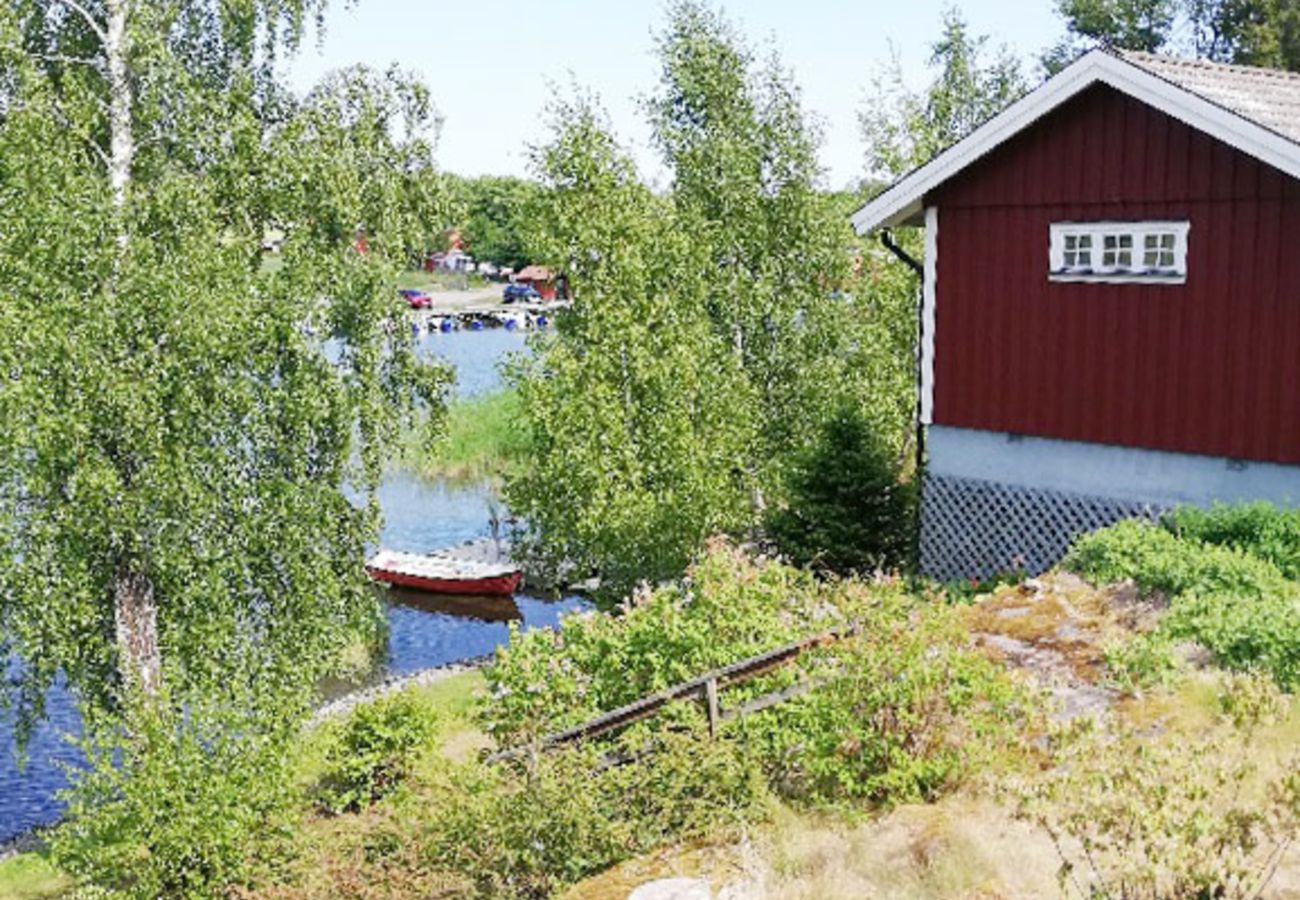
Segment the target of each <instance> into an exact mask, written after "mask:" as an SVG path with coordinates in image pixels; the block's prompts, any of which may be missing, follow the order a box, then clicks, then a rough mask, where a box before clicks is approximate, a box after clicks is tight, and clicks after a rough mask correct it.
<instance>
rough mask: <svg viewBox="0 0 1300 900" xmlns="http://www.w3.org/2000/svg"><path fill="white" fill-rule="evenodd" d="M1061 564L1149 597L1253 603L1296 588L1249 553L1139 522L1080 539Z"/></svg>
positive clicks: (1272, 568) (1104, 582)
mask: <svg viewBox="0 0 1300 900" xmlns="http://www.w3.org/2000/svg"><path fill="white" fill-rule="evenodd" d="M1062 565H1064V566H1065V567H1066V568H1067V569H1070V570H1071V571H1073V572H1077V573H1079V574H1080V575H1082V576H1083V577H1084V578H1087V579H1088V580H1089V581H1092V582H1095V583H1097V584H1112V583H1114V582H1118V581H1124V580H1126V579H1132V580H1133V581H1134V582H1135V583H1136V584H1137V586H1138V587H1139V588H1141V589H1142V591H1143V592H1144V593H1151V592H1155V591H1158V592H1160V593H1162V594H1164V595H1166V596H1167V597H1169V598H1174V597H1179V596H1182V595H1184V594H1200V595H1215V594H1231V595H1233V596H1236V597H1239V598H1241V599H1242V600H1243V601H1249V600H1252V599H1255V600H1258V599H1261V598H1265V597H1271V596H1275V595H1278V594H1287V593H1289V592H1290V591H1291V589H1292V585H1290V584H1289V582H1288V581H1287V580H1286V578H1285V577H1284V576H1283V574H1282V573H1281V572H1280V571H1279V570H1278V568H1277V566H1274V565H1273V564H1272V563H1269V562H1267V561H1265V560H1262V559H1259V558H1258V557H1255V556H1253V555H1251V554H1250V553H1248V552H1246V551H1244V550H1238V549H1234V548H1232V547H1217V546H1212V545H1207V544H1204V543H1202V542H1200V541H1197V540H1190V539H1180V538H1178V537H1176V536H1174V535H1172V534H1170V533H1169V532H1168V531H1165V530H1164V529H1162V528H1160V527H1159V526H1158V525H1155V524H1152V523H1150V522H1143V521H1140V520H1136V519H1134V520H1128V521H1125V522H1120V523H1119V524H1117V525H1114V526H1112V527H1110V528H1105V529H1102V530H1101V531H1097V532H1094V533H1092V534H1089V535H1085V536H1083V537H1081V538H1080V539H1079V540H1078V541H1076V542H1075V544H1074V546H1073V547H1072V548H1071V549H1070V553H1069V555H1068V556H1067V557H1066V558H1065V561H1064V562H1063V563H1062Z"/></svg>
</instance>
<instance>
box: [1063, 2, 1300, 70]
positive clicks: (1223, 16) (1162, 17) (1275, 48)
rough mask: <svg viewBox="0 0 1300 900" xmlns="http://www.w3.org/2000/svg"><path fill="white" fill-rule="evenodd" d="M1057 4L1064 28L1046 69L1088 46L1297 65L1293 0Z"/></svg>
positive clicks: (1298, 19)
mask: <svg viewBox="0 0 1300 900" xmlns="http://www.w3.org/2000/svg"><path fill="white" fill-rule="evenodd" d="M1057 11H1058V12H1059V13H1060V15H1061V17H1062V18H1063V19H1064V20H1065V23H1066V27H1067V29H1068V33H1067V35H1066V37H1065V38H1064V39H1063V40H1062V41H1061V42H1060V43H1058V44H1057V45H1056V46H1054V47H1053V48H1051V49H1050V50H1048V51H1047V52H1046V54H1044V57H1043V63H1044V66H1045V67H1046V68H1047V70H1048V71H1049V72H1056V71H1059V70H1060V69H1061V68H1063V67H1064V66H1065V65H1066V64H1068V63H1069V62H1071V61H1072V60H1073V58H1074V57H1076V56H1077V55H1078V54H1079V53H1081V52H1082V51H1083V50H1084V49H1085V48H1088V47H1092V46H1101V47H1107V48H1112V49H1117V50H1141V51H1145V52H1148V53H1171V52H1172V53H1179V52H1181V53H1187V54H1191V55H1194V56H1196V57H1198V58H1203V59H1211V60H1215V61H1218V62H1228V63H1238V64H1241V65H1252V66H1266V67H1269V68H1275V69H1286V70H1290V71H1298V70H1300V7H1297V6H1296V4H1295V3H1293V2H1290V0H1058V2H1057Z"/></svg>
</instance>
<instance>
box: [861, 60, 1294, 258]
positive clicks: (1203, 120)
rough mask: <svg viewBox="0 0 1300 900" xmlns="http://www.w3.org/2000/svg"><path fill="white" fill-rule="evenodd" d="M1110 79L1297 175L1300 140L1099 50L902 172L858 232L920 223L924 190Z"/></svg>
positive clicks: (866, 210)
mask: <svg viewBox="0 0 1300 900" xmlns="http://www.w3.org/2000/svg"><path fill="white" fill-rule="evenodd" d="M1098 83H1103V84H1108V85H1110V86H1111V87H1113V88H1115V89H1116V90H1118V91H1121V92H1123V93H1125V94H1128V95H1129V96H1132V97H1135V98H1137V99H1139V100H1142V101H1143V102H1146V103H1148V104H1149V105H1151V106H1153V107H1155V108H1156V109H1159V110H1161V111H1163V112H1165V113H1167V114H1169V115H1171V116H1173V117H1174V118H1176V119H1179V120H1180V121H1182V122H1185V123H1186V124H1188V125H1190V126H1191V127H1193V128H1196V129H1198V130H1200V131H1203V132H1206V133H1208V134H1210V135H1212V136H1214V137H1217V138H1219V139H1220V140H1223V141H1225V142H1226V143H1228V144H1230V145H1232V146H1234V147H1236V148H1237V149H1239V150H1241V151H1243V152H1245V153H1247V154H1249V155H1251V156H1254V157H1255V158H1256V159H1260V160H1262V161H1263V162H1266V163H1268V164H1270V165H1272V166H1275V167H1276V168H1278V169H1280V170H1281V171H1283V172H1286V173H1287V174H1289V175H1291V176H1292V177H1295V178H1300V145H1297V144H1296V143H1294V142H1292V141H1289V140H1287V139H1286V138H1285V137H1282V136H1281V135H1279V134H1277V133H1276V132H1274V131H1270V130H1269V129H1267V128H1265V127H1263V126H1261V125H1259V124H1258V123H1255V122H1252V121H1250V120H1249V119H1246V118H1243V117H1242V116H1240V115H1238V114H1237V113H1234V112H1232V111H1231V110H1228V109H1225V108H1224V107H1222V106H1219V105H1217V104H1215V103H1213V102H1211V101H1209V100H1207V99H1205V98H1204V97H1201V96H1200V95H1198V94H1194V93H1192V92H1191V91H1188V90H1187V89H1186V88H1183V87H1181V86H1179V85H1176V84H1174V83H1173V82H1171V81H1167V80H1166V79H1163V78H1161V77H1159V76H1157V75H1155V74H1153V73H1151V72H1149V71H1147V70H1145V69H1143V68H1141V67H1139V66H1137V65H1135V64H1133V63H1131V62H1129V61H1128V60H1125V59H1122V58H1120V57H1118V56H1115V55H1113V54H1111V53H1107V52H1106V51H1103V50H1094V51H1092V52H1091V53H1088V54H1086V55H1084V56H1082V57H1080V58H1079V59H1078V60H1076V61H1075V62H1074V63H1072V64H1071V65H1070V66H1068V67H1066V68H1065V69H1064V70H1063V71H1062V72H1061V73H1060V74H1058V75H1056V76H1055V77H1054V78H1051V79H1049V80H1048V81H1046V82H1044V83H1043V84H1042V85H1041V86H1040V87H1038V88H1037V89H1036V90H1034V91H1032V92H1030V93H1029V94H1027V95H1026V96H1024V97H1022V98H1021V99H1019V100H1017V101H1016V102H1015V103H1013V104H1011V105H1010V106H1009V107H1007V108H1006V109H1005V110H1003V111H1002V112H1000V113H998V115H996V116H994V117H993V118H992V119H990V120H989V121H987V122H985V123H984V124H983V125H981V126H980V127H979V128H977V129H975V131H973V132H972V133H971V134H970V135H969V136H967V137H966V138H964V139H963V140H961V141H959V142H957V143H956V144H954V145H953V146H951V147H949V148H948V149H947V150H945V151H944V152H942V153H940V154H939V155H938V156H936V157H935V158H934V159H932V160H931V161H930V162H928V163H926V164H925V165H923V166H921V167H920V168H918V169H915V170H913V171H912V172H910V173H908V174H907V175H905V176H903V177H902V178H901V179H899V180H898V181H897V182H895V183H894V184H893V185H891V186H890V187H889V188H888V189H886V190H885V191H884V192H882V193H881V194H880V195H879V196H877V197H875V198H874V199H873V200H871V201H870V202H869V203H867V204H866V205H865V206H863V207H862V209H860V210H858V211H857V212H856V213H855V214H854V215H853V217H852V219H851V221H852V223H853V227H854V229H855V230H856V231H857V232H858V234H867V233H868V232H870V231H873V230H875V229H877V228H882V227H892V226H897V225H912V224H919V220H920V217H921V215H922V204H923V203H924V200H925V195H926V194H927V193H929V192H930V191H932V190H934V189H935V188H937V187H939V186H940V185H941V184H943V183H944V182H945V181H947V180H948V179H950V178H952V177H953V176H955V175H957V174H958V173H959V172H961V171H962V170H963V169H965V168H967V167H968V166H970V165H972V164H973V163H975V162H976V161H977V160H979V159H981V158H983V157H984V156H986V155H987V154H989V153H991V152H992V151H993V150H995V149H996V148H997V147H999V146H1000V145H1001V144H1003V143H1004V142H1005V141H1007V140H1009V139H1010V138H1012V137H1014V136H1015V135H1016V134H1018V133H1020V132H1021V131H1023V130H1024V129H1026V128H1028V127H1029V126H1031V125H1032V124H1033V123H1034V122H1036V121H1038V120H1039V119H1041V118H1042V117H1043V116H1045V115H1047V114H1048V113H1049V112H1051V111H1052V110H1054V109H1056V108H1057V107H1058V106H1060V105H1061V104H1063V103H1065V102H1066V101H1067V100H1069V99H1071V98H1072V97H1074V96H1075V95H1076V94H1079V93H1080V92H1081V91H1083V90H1084V89H1086V88H1088V87H1091V86H1092V85H1094V84H1098Z"/></svg>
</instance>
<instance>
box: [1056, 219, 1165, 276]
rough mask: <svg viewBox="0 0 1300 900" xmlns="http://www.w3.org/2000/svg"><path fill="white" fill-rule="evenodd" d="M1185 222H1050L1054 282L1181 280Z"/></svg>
mask: <svg viewBox="0 0 1300 900" xmlns="http://www.w3.org/2000/svg"><path fill="white" fill-rule="evenodd" d="M1190 230H1191V223H1189V222H1053V223H1052V227H1051V263H1050V265H1051V268H1050V269H1049V271H1048V277H1049V278H1050V279H1051V280H1052V281H1103V282H1113V283H1122V282H1136V283H1139V284H1182V283H1183V282H1185V281H1186V280H1187V236H1188V232H1189V231H1190Z"/></svg>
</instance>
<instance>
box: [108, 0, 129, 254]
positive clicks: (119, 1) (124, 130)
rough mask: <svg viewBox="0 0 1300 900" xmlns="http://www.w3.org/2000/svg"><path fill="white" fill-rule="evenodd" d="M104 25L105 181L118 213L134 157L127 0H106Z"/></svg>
mask: <svg viewBox="0 0 1300 900" xmlns="http://www.w3.org/2000/svg"><path fill="white" fill-rule="evenodd" d="M105 9H106V10H107V12H108V25H107V27H106V28H105V29H104V55H105V56H106V57H107V62H108V132H109V145H108V183H109V187H110V188H111V189H112V192H113V207H114V209H115V210H116V211H117V212H118V214H119V216H120V215H121V214H123V213H124V212H125V210H126V200H127V191H128V189H129V188H130V186H131V163H132V162H133V160H134V158H135V135H134V134H133V133H132V128H131V78H130V74H129V61H128V59H127V36H126V23H127V14H128V13H129V12H130V0H108V2H107V3H106V4H105ZM126 241H127V233H126V227H125V223H120V224H119V226H118V234H117V243H118V247H119V248H120V249H121V250H125V249H126Z"/></svg>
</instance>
